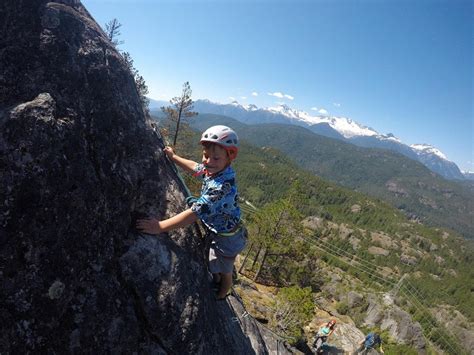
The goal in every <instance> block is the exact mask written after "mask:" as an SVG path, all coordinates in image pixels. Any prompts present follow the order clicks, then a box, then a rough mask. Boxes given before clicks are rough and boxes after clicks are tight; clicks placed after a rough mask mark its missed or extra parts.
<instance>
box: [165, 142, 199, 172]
mask: <svg viewBox="0 0 474 355" xmlns="http://www.w3.org/2000/svg"><path fill="white" fill-rule="evenodd" d="M163 151H164V152H165V154H166V155H167V156H168V158H170V159H171V160H172V161H174V162H175V163H176V164H178V165H179V166H180V167H181V168H183V169H184V170H185V171H187V172H188V173H194V169H195V168H196V166H197V165H198V163H196V162H195V161H192V160H189V159H184V158H182V157H180V156H179V155H177V154H175V152H174V151H173V148H171V147H165V149H163Z"/></svg>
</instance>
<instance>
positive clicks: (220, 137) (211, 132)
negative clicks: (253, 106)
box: [201, 126, 239, 159]
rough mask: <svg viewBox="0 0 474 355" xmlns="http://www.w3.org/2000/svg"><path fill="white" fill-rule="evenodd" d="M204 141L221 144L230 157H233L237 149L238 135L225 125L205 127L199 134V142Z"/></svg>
mask: <svg viewBox="0 0 474 355" xmlns="http://www.w3.org/2000/svg"><path fill="white" fill-rule="evenodd" d="M204 142H210V143H215V144H218V145H220V146H222V147H223V148H224V149H225V150H227V152H228V154H229V157H230V158H231V159H235V157H236V156H237V152H238V150H239V137H238V136H237V133H235V131H234V130H233V129H232V128H229V127H227V126H212V127H210V128H208V129H206V130H205V131H204V133H203V134H202V136H201V143H204Z"/></svg>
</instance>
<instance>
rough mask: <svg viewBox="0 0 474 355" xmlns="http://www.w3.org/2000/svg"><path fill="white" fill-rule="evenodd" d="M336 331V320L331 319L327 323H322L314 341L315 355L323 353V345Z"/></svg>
mask: <svg viewBox="0 0 474 355" xmlns="http://www.w3.org/2000/svg"><path fill="white" fill-rule="evenodd" d="M335 330H336V320H335V319H331V320H330V321H329V322H327V323H322V324H321V325H320V326H319V330H318V332H317V333H316V336H315V338H314V341H313V352H314V353H315V354H321V353H322V345H323V344H324V343H326V342H327V340H328V338H329V337H330V336H331V334H332V333H334V331H335Z"/></svg>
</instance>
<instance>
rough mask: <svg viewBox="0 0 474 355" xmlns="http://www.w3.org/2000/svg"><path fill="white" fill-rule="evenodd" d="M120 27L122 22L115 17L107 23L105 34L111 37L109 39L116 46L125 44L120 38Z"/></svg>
mask: <svg viewBox="0 0 474 355" xmlns="http://www.w3.org/2000/svg"><path fill="white" fill-rule="evenodd" d="M120 27H122V24H121V23H120V22H119V21H118V20H117V19H116V18H114V19H113V20H110V21H109V22H107V23H106V24H105V34H106V35H107V37H108V38H109V41H110V42H111V43H112V44H113V45H114V46H115V47H118V46H120V45H121V44H123V41H121V40H119V39H118V37H119V36H120V34H121V33H120Z"/></svg>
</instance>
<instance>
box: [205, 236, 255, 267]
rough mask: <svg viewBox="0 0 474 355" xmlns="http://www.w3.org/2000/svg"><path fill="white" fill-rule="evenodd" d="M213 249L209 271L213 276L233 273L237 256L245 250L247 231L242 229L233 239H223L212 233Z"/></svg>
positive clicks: (210, 254) (211, 248)
mask: <svg viewBox="0 0 474 355" xmlns="http://www.w3.org/2000/svg"><path fill="white" fill-rule="evenodd" d="M211 239H212V242H211V247H210V249H209V270H210V271H211V273H213V274H217V273H224V274H228V273H231V272H232V270H233V268H234V261H235V257H236V256H237V254H239V253H240V252H241V251H242V250H244V248H245V244H246V243H247V230H246V229H245V227H242V229H241V230H240V232H239V233H237V234H235V235H233V236H231V237H223V236H220V235H218V234H215V233H211Z"/></svg>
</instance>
